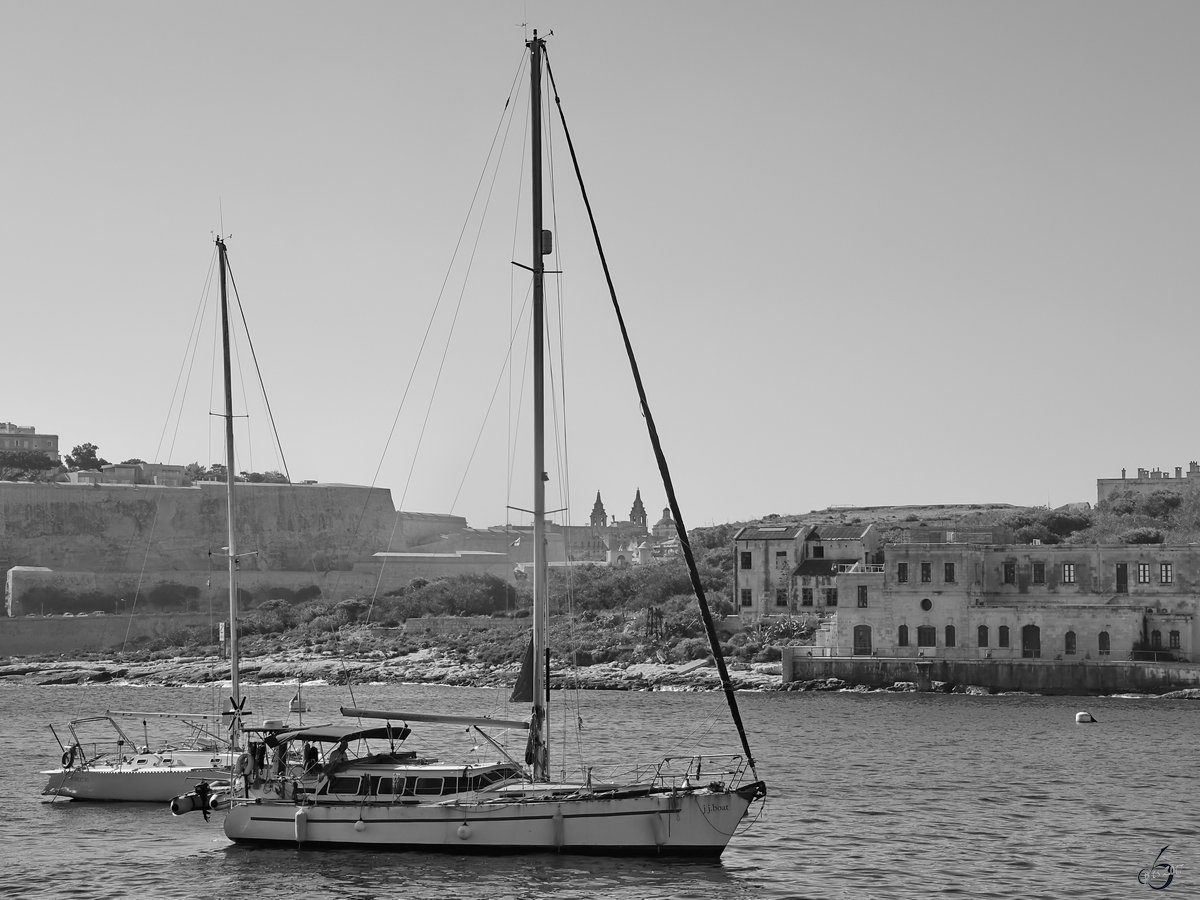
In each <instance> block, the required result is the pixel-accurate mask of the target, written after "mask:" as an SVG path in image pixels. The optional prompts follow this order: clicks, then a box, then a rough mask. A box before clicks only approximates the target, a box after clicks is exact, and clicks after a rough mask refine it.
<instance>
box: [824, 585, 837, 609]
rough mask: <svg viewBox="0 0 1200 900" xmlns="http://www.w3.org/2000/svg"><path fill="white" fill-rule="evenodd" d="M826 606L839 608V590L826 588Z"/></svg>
mask: <svg viewBox="0 0 1200 900" xmlns="http://www.w3.org/2000/svg"><path fill="white" fill-rule="evenodd" d="M825 605H826V606H837V588H825Z"/></svg>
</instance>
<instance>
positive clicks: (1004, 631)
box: [997, 625, 1008, 647]
mask: <svg viewBox="0 0 1200 900" xmlns="http://www.w3.org/2000/svg"><path fill="white" fill-rule="evenodd" d="M997 646H1000V647H1007V646H1008V626H1007V625H1001V626H1000V640H999V642H998V644H997Z"/></svg>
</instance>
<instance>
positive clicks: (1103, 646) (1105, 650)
mask: <svg viewBox="0 0 1200 900" xmlns="http://www.w3.org/2000/svg"><path fill="white" fill-rule="evenodd" d="M1110 653H1112V650H1110V649H1109V646H1108V632H1107V631H1102V632H1100V655H1101V656H1108V655H1109V654H1110Z"/></svg>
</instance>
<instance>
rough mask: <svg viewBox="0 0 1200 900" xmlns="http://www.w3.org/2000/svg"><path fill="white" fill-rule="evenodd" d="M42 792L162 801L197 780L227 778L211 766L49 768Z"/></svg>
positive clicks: (226, 773) (191, 787)
mask: <svg viewBox="0 0 1200 900" xmlns="http://www.w3.org/2000/svg"><path fill="white" fill-rule="evenodd" d="M42 774H43V775H46V776H47V777H48V779H49V780H48V782H47V784H46V787H45V788H44V789H43V790H42V794H43V795H46V796H51V797H62V798H65V799H70V800H96V801H111V802H124V803H166V802H168V801H169V800H171V798H172V797H177V796H179V795H180V794H186V793H187V792H188V791H193V790H195V789H196V785H197V784H199V783H200V782H201V781H210V782H212V781H227V780H229V769H220V768H214V767H211V766H204V767H199V766H146V767H142V768H134V767H131V766H122V767H116V766H93V767H89V768H86V769H80V768H73V769H51V770H49V771H47V772H43V773H42Z"/></svg>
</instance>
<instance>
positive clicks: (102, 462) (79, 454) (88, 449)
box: [64, 444, 109, 472]
mask: <svg viewBox="0 0 1200 900" xmlns="http://www.w3.org/2000/svg"><path fill="white" fill-rule="evenodd" d="M99 449H100V448H99V447H97V446H96V445H95V444H79V445H77V446H75V447H72V448H71V452H70V453H69V454H67V456H66V457H65V459H64V461H65V462H66V464H67V468H68V469H70V470H71V471H72V472H78V471H80V470H88V469H90V470H94V471H99V470H100V469H102V468H104V466H107V465H108V464H109V462H108V460H107V459H102V458H100V457H99V456H97V451H98V450H99Z"/></svg>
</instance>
